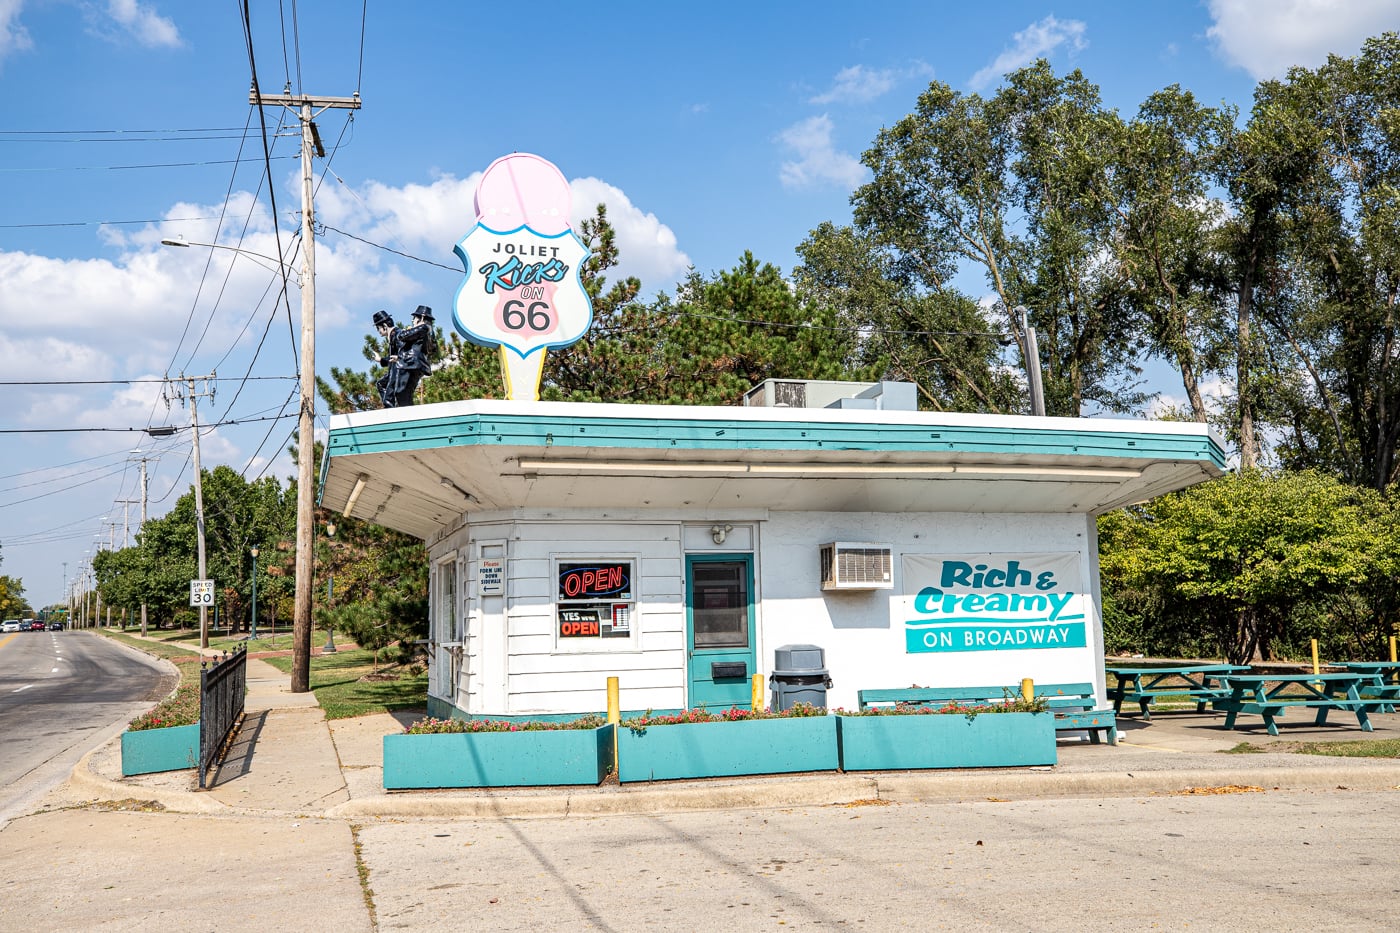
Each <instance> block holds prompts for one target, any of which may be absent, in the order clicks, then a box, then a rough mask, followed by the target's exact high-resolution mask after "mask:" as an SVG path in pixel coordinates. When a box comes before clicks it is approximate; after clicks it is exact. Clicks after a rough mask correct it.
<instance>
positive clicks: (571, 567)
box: [559, 561, 632, 599]
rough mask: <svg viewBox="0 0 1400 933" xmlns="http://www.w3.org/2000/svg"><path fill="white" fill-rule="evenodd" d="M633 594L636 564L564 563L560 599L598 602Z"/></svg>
mask: <svg viewBox="0 0 1400 933" xmlns="http://www.w3.org/2000/svg"><path fill="white" fill-rule="evenodd" d="M631 595H632V562H631V561H618V562H616V563H608V564H596V563H594V564H560V565H559V598H560V599H596V598H598V597H600V596H616V597H620V598H622V599H628V598H630V597H631Z"/></svg>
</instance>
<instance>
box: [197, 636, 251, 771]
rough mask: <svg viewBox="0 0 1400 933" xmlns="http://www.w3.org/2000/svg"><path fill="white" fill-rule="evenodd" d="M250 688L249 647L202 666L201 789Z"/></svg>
mask: <svg viewBox="0 0 1400 933" xmlns="http://www.w3.org/2000/svg"><path fill="white" fill-rule="evenodd" d="M247 685H248V646H247V645H240V646H239V647H238V648H237V649H235V650H234V652H233V653H232V654H225V655H224V656H223V658H222V660H220V661H219V662H218V663H217V664H215V665H214V666H213V667H210V666H209V662H208V661H201V662H200V665H199V787H200V789H201V790H203V789H204V787H205V779H206V777H207V775H208V773H209V768H210V766H211V765H212V764H213V763H214V759H215V758H217V757H218V756H219V750H220V749H222V748H223V746H224V741H225V740H226V739H227V738H228V737H229V735H230V734H231V733H232V732H233V727H234V726H235V725H237V724H238V720H239V717H240V716H242V715H243V700H244V698H245V696H246V695H247Z"/></svg>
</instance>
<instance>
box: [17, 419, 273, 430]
mask: <svg viewBox="0 0 1400 933" xmlns="http://www.w3.org/2000/svg"><path fill="white" fill-rule="evenodd" d="M292 417H295V416H294V415H272V416H270V417H265V418H234V419H230V420H228V421H214V422H210V423H206V424H201V425H200V426H199V427H200V430H201V431H207V430H210V429H213V428H221V427H225V426H227V425H235V424H254V423H256V422H258V421H281V420H282V419H283V418H292ZM151 430H152V429H151V428H0V434H96V433H122V434H132V433H135V434H146V433H149V432H150V431H151ZM188 430H189V425H171V426H170V432H171V433H174V432H176V431H188Z"/></svg>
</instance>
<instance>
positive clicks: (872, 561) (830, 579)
mask: <svg viewBox="0 0 1400 933" xmlns="http://www.w3.org/2000/svg"><path fill="white" fill-rule="evenodd" d="M821 562H822V589H824V590H888V589H893V588H894V573H893V571H892V569H891V567H892V564H893V560H892V558H891V556H890V547H889V545H886V544H866V543H862V542H854V541H833V542H832V543H830V544H823V545H822V546H821Z"/></svg>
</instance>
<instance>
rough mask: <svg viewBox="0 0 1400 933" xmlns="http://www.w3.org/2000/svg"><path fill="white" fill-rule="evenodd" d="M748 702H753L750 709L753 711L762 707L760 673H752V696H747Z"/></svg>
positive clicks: (761, 676)
mask: <svg viewBox="0 0 1400 933" xmlns="http://www.w3.org/2000/svg"><path fill="white" fill-rule="evenodd" d="M749 702H750V703H752V704H753V706H752V707H751V709H752V710H753V711H754V712H755V713H756V712H758V711H759V710H761V709H763V675H762V674H754V675H753V696H751V697H750V698H749Z"/></svg>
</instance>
